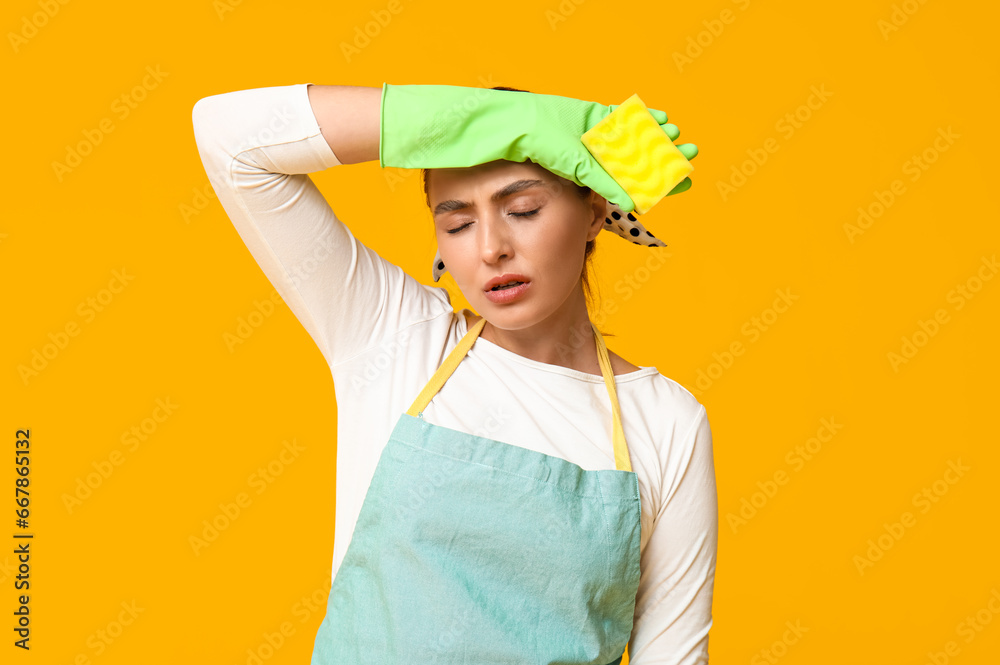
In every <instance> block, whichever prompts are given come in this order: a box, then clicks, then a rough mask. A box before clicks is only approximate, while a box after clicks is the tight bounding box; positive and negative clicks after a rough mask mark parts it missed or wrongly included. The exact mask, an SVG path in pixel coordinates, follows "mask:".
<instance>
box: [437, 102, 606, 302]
mask: <svg viewBox="0 0 1000 665" xmlns="http://www.w3.org/2000/svg"><path fill="white" fill-rule="evenodd" d="M491 90H510V91H511V92H530V91H529V90H521V89H519V88H508V87H507V86H503V85H498V86H494V87H493V88H491ZM420 178H421V181H422V182H423V188H424V200H425V201H427V205H428V207H430V201H429V200H428V197H429V194H428V192H427V169H420ZM573 186H574V187H575V188H576V193H577V196H579V197H580V198H581V199H585V198H587V197H588V196H590V191H591V190H590V187H582V186H580V185H578V184H576V183H575V182H574V183H573ZM596 245H597V240H596V239H595V240H588V241H587V246H586V248H585V249H584V251H583V273H582V274H581V275H580V278H581V279H582V280H583V295H584V298H585V299H586V301H587V304H588V305H590V304H591V303H592V302H593V293H592V292H591V286H590V281H589V280H588V278H587V277H588V273H589V272H590V267H591V265H592V263H593V254H594V248H595V247H596Z"/></svg>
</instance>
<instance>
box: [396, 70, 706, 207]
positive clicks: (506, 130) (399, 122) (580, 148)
mask: <svg viewBox="0 0 1000 665" xmlns="http://www.w3.org/2000/svg"><path fill="white" fill-rule="evenodd" d="M616 108H618V105H617V104H612V105H610V106H606V105H604V104H597V103H595V102H587V101H583V100H579V99H574V98H572V97H561V96H558V95H541V94H535V93H531V92H515V91H512V90H491V89H488V88H470V87H462V86H450V85H390V84H389V83H384V84H383V86H382V111H381V135H380V139H379V164H380V165H381V166H382V167H383V168H384V167H386V166H392V167H397V168H405V169H435V168H460V167H469V166H476V165H478V164H485V163H486V162H492V161H494V160H497V159H506V160H509V161H512V162H523V161H527V160H531V161H532V162H534V163H536V164H538V165H539V166H541V167H543V168H545V169H547V170H549V171H551V172H552V173H555V174H556V175H559V176H562V177H563V178H566V179H568V180H572V181H573V182H575V183H576V184H578V185H581V186H583V187H590V188H591V189H593V190H594V191H595V192H597V193H598V194H600V195H601V196H603V197H604V198H606V199H607V200H609V201H611V202H612V203H616V204H618V205H619V206H620V207H621V209H622V210H624V211H625V212H632V211H633V210H635V204H634V203H633V201H632V199H631V197H629V195H628V194H626V193H625V190H623V189H622V188H621V186H620V185H619V184H618V183H617V182H615V180H614V178H612V177H611V176H610V175H608V173H607V171H605V170H604V169H603V168H602V167H601V165H600V164H598V162H597V160H595V159H594V157H593V155H591V154H590V152H589V151H588V150H587V148H586V146H584V145H583V142H582V141H580V137H581V136H583V134H584V133H585V132H586V131H587V130H588V129H590V128H591V127H593V126H594V125H596V124H597V123H599V122H600V121H601V120H603V119H604V118H606V117H607V116H608V115H610V114H611V112H612V111H614V110H615V109H616ZM649 111H650V113H651V114H652V116H653V117H654V118H655V119H656V121H657V122H658V123H659V124H660V126H661V127H662V128H663V130H664V131H665V132H666V134H667V136H669V137H670V140H671V141H675V140H676V139H677V137H678V136H680V130H679V129H678V128H677V126H676V125H672V124H668V123H667V114H666V113H664V112H663V111H658V110H656V109H649ZM677 148H678V149H679V150H680V151H681V153H682V154H683V155H684V156H685V157H686V158H687V159H689V160H690V159H694V157H695V156H696V155H697V154H698V148H697V146H695V145H694V144H693V143H685V144H683V145H679V146H677ZM690 187H691V179H690V178H685V179H684V180H682V181H681V182H680V183H678V184H677V186H676V187H674V188H673V189H672V190H671V191H670V194H668V196H669V195H671V194H679V193H680V192H683V191H685V190H687V189H688V188H690Z"/></svg>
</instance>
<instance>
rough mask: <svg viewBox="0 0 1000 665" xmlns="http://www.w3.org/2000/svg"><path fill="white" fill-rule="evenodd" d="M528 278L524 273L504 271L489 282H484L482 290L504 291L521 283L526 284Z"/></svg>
mask: <svg viewBox="0 0 1000 665" xmlns="http://www.w3.org/2000/svg"><path fill="white" fill-rule="evenodd" d="M529 281H530V280H529V279H528V278H527V277H525V276H524V275H519V274H516V273H505V274H503V275H500V276H498V277H494V278H493V279H491V280H490V281H489V282H487V283H486V287H485V288H484V289H483V290H484V291H505V290H508V289H513V288H516V287H518V286H520V285H522V284H527V283H528V282H529Z"/></svg>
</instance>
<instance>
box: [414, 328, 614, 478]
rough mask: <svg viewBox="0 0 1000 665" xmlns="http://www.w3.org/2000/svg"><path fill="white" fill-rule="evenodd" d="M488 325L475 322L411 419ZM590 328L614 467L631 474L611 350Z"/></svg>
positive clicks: (416, 404)
mask: <svg viewBox="0 0 1000 665" xmlns="http://www.w3.org/2000/svg"><path fill="white" fill-rule="evenodd" d="M485 325H486V319H485V318H481V319H479V321H477V322H476V325H474V326H472V328H470V329H469V331H468V332H467V333H465V335H464V336H463V337H462V339H461V340H459V342H458V344H457V345H456V346H455V348H454V349H452V350H451V353H449V354H448V357H447V358H445V359H444V362H443V363H441V366H440V367H438V368H437V371H436V372H434V375H433V376H431V379H430V381H428V382H427V385H426V386H424V389H423V390H421V391H420V394H419V395H417V399H415V400H414V401H413V404H412V405H411V406H410V408H409V409H407V411H406V413H407V414H408V415H411V416H415V417H416V416H419V415H420V413H422V412H423V410H424V408H425V407H426V406H427V405H428V404H429V403H430V401H431V398H433V397H434V395H436V394H437V393H438V391H439V390H441V387H442V386H444V382H445V381H447V380H448V377H450V376H451V375H452V372H454V371H455V369H456V368H457V367H458V364H459V363H460V362H462V359H463V358H465V354H466V353H468V352H469V349H470V348H472V345H473V344H475V342H476V339H477V338H478V337H479V333H481V332H482V331H483V327H484V326H485ZM590 327H591V328H592V329H593V331H594V338H595V340H596V343H597V361H598V363H600V365H601V374H602V375H603V376H604V385H605V386H606V387H607V389H608V396H609V397H610V398H611V416H612V420H613V430H612V441H613V445H614V451H615V468H617V469H620V470H622V471H631V470H632V464H631V462H630V460H629V455H628V447H627V446H626V444H625V432H624V430H623V429H622V422H621V408H620V407H619V405H618V391H617V390H616V389H615V375H614V372H613V371H612V369H611V358H610V357H609V356H608V348H607V346H605V344H604V336H603V335H602V334H601V331H599V330H598V329H597V326H595V325H594V324H593V322H591V324H590Z"/></svg>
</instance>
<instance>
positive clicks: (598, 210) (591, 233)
mask: <svg viewBox="0 0 1000 665" xmlns="http://www.w3.org/2000/svg"><path fill="white" fill-rule="evenodd" d="M587 201H588V208H587V209H588V210H589V211H590V215H589V216H588V220H589V221H590V228H589V229H587V240H593V239H594V238H596V237H597V236H598V234H599V233H600V232H601V230H602V229H603V228H604V222H605V214H606V213H607V211H608V200H607V199H606V198H604V197H603V196H601V195H600V194H598V193H597V192H595V191H594V190H591V191H590V198H589V199H588V200H587Z"/></svg>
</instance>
